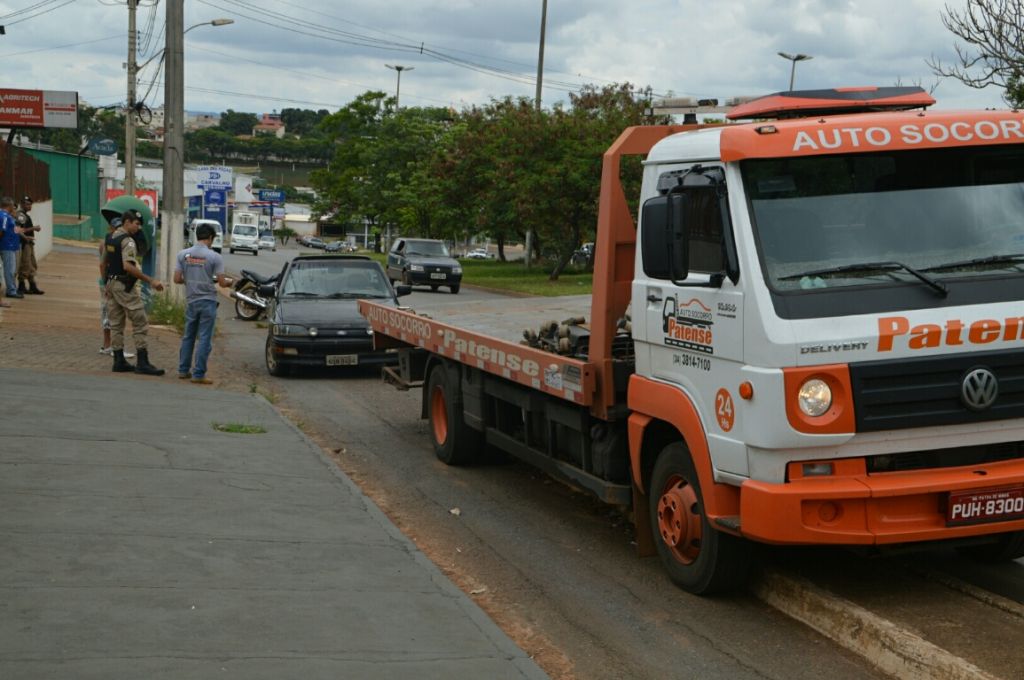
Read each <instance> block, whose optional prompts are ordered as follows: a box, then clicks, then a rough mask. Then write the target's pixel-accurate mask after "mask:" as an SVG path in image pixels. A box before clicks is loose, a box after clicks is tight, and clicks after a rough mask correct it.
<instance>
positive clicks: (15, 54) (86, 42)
mask: <svg viewBox="0 0 1024 680" xmlns="http://www.w3.org/2000/svg"><path fill="white" fill-rule="evenodd" d="M123 37H124V34H122V33H117V34H115V35H108V36H104V37H102V38H96V39H95V40H83V41H82V42H75V43H67V44H66V45H54V46H53V47H40V48H39V49H35V50H25V51H23V52H8V53H7V54H0V58H7V57H20V56H21V55H23V54H35V53H36V52H49V51H50V50H62V49H64V48H65V47H78V46H79V45H92V44H93V43H98V42H103V41H104V40H113V39H114V38H123Z"/></svg>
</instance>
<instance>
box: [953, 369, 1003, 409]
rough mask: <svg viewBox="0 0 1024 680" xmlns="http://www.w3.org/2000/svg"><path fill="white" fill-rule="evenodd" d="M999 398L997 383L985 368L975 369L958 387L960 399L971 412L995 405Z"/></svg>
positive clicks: (990, 372)
mask: <svg viewBox="0 0 1024 680" xmlns="http://www.w3.org/2000/svg"><path fill="white" fill-rule="evenodd" d="M998 396H999V381H998V380H996V376H995V374H994V373H992V371H990V370H988V369H987V368H976V369H974V370H973V371H971V372H970V373H968V374H967V375H966V376H964V381H963V383H961V385H960V398H961V399H963V401H964V405H965V406H967V408H969V409H971V410H972V411H984V410H985V409H987V408H988V407H989V406H991V405H992V404H994V403H995V401H996V397H998Z"/></svg>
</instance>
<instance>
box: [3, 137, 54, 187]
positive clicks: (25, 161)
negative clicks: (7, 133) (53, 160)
mask: <svg viewBox="0 0 1024 680" xmlns="http://www.w3.org/2000/svg"><path fill="white" fill-rule="evenodd" d="M0 195H3V196H10V197H12V198H14V199H15V200H18V199H20V198H21V197H22V196H31V197H32V200H33V201H37V202H38V201H48V200H50V167H49V166H48V165H47V164H46V163H44V162H43V161H41V160H38V159H36V158H33V157H32V156H30V155H29V154H28V153H27V152H26V151H25V150H24V149H19V148H18V147H14V146H11V145H9V144H7V143H5V142H0Z"/></svg>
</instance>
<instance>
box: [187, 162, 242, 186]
mask: <svg viewBox="0 0 1024 680" xmlns="http://www.w3.org/2000/svg"><path fill="white" fill-rule="evenodd" d="M195 171H196V185H198V187H199V188H200V189H203V190H209V189H220V190H222V191H230V190H231V188H232V187H231V184H232V181H231V180H232V177H233V171H232V170H231V168H229V167H228V166H226V165H200V166H199V167H197V168H196V169H195Z"/></svg>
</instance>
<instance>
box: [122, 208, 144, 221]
mask: <svg viewBox="0 0 1024 680" xmlns="http://www.w3.org/2000/svg"><path fill="white" fill-rule="evenodd" d="M128 220H131V221H132V222H138V223H139V224H142V222H143V221H144V220H143V219H142V213H140V212H139V211H138V210H136V209H135V208H129V209H128V210H125V211H124V212H123V213H121V221H122V222H127V221H128Z"/></svg>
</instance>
